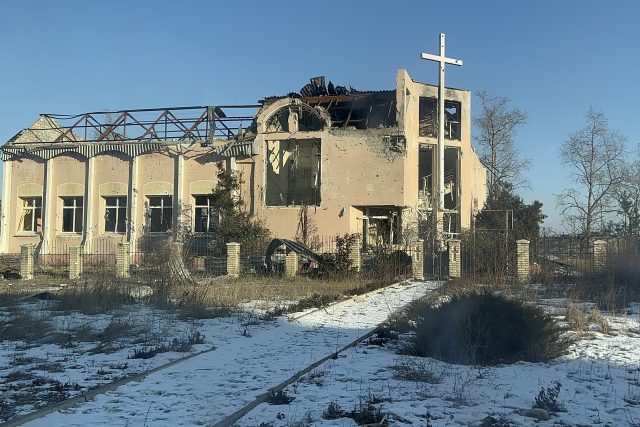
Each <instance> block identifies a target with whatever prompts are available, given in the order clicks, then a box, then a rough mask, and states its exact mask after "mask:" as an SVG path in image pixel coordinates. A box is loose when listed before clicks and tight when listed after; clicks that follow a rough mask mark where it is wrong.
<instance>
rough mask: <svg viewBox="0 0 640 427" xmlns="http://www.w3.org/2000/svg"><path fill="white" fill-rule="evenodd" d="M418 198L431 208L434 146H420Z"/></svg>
mask: <svg viewBox="0 0 640 427" xmlns="http://www.w3.org/2000/svg"><path fill="white" fill-rule="evenodd" d="M418 192H419V193H418V200H419V201H420V204H421V206H422V207H424V208H427V209H430V208H431V204H432V196H433V147H425V146H421V147H420V152H419V157H418Z"/></svg>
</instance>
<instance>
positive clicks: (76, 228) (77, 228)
mask: <svg viewBox="0 0 640 427" xmlns="http://www.w3.org/2000/svg"><path fill="white" fill-rule="evenodd" d="M60 199H62V224H61V227H60V229H61V230H62V233H64V234H82V232H83V231H84V197H82V196H69V197H67V196H64V197H60ZM67 201H71V202H72V205H71V206H67V205H65V203H66V202H67ZM67 212H71V217H70V219H71V229H70V230H65V228H66V225H67V219H66V218H65V217H66V216H67ZM78 220H79V225H78Z"/></svg>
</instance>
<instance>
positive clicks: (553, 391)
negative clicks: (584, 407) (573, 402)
mask: <svg viewBox="0 0 640 427" xmlns="http://www.w3.org/2000/svg"><path fill="white" fill-rule="evenodd" d="M558 396H560V383H559V382H556V385H555V386H553V387H546V388H545V387H542V388H541V389H540V391H539V392H538V395H537V396H536V402H535V404H534V405H533V407H534V408H540V409H544V410H545V411H549V412H560V411H564V410H565V408H564V406H563V405H562V404H561V403H560V402H558Z"/></svg>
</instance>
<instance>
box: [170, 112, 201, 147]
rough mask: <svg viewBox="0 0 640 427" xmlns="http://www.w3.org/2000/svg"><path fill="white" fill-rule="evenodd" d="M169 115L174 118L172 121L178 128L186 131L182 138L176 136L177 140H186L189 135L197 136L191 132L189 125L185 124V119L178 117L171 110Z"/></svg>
mask: <svg viewBox="0 0 640 427" xmlns="http://www.w3.org/2000/svg"><path fill="white" fill-rule="evenodd" d="M167 113H168V114H167V116H171V117H172V118H173V119H172V120H171V123H172V124H173V125H174V126H176V127H177V128H180V129H182V130H183V131H184V134H183V135H182V136H181V137H180V138H176V139H177V140H180V141H182V140H185V139H188V138H187V137H188V136H189V135H190V136H191V137H192V138H193V139H196V138H195V135H194V134H193V133H192V132H191V130H189V128H188V127H187V126H185V124H184V123H183V121H182V120H181V119H179V118H178V117H176V116H175V115H174V114H173V113H172V112H171V111H167Z"/></svg>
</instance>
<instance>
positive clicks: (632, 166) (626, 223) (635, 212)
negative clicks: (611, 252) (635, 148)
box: [614, 153, 640, 236]
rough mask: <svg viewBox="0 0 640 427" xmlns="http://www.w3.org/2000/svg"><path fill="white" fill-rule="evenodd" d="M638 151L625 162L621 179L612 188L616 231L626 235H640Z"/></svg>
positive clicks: (639, 163)
mask: <svg viewBox="0 0 640 427" xmlns="http://www.w3.org/2000/svg"><path fill="white" fill-rule="evenodd" d="M639 154H640V153H637V154H636V157H635V158H634V159H632V160H631V161H629V162H625V165H624V169H623V171H622V176H623V180H622V182H621V183H620V185H619V186H617V187H616V188H614V198H615V201H616V203H617V207H618V215H620V216H621V218H620V219H621V221H619V222H618V224H616V225H617V228H618V231H622V232H623V233H624V234H626V235H628V236H637V235H640V155H639Z"/></svg>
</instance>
